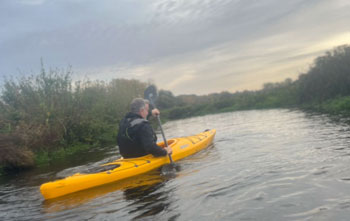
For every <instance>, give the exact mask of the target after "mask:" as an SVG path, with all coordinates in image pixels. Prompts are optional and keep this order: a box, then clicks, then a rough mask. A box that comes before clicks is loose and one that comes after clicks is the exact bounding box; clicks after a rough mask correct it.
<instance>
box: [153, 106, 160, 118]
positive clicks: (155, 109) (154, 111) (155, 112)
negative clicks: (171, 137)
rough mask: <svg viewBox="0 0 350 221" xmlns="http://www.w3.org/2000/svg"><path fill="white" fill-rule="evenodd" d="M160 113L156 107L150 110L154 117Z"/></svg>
mask: <svg viewBox="0 0 350 221" xmlns="http://www.w3.org/2000/svg"><path fill="white" fill-rule="evenodd" d="M159 114H160V112H159V110H158V109H157V108H154V109H153V110H152V116H153V117H155V116H157V115H159Z"/></svg>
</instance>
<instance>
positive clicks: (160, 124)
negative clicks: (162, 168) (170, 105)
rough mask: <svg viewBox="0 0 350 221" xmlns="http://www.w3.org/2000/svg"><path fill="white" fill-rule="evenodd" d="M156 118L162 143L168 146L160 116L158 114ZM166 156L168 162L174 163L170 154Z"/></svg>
mask: <svg viewBox="0 0 350 221" xmlns="http://www.w3.org/2000/svg"><path fill="white" fill-rule="evenodd" d="M153 106H154V105H153ZM157 120H158V124H159V128H160V131H161V132H162V136H163V140H164V144H165V146H166V147H168V142H167V140H166V138H165V134H164V130H163V127H162V123H161V122H160V117H159V115H157ZM168 156H169V160H170V163H174V161H173V158H172V157H171V154H168Z"/></svg>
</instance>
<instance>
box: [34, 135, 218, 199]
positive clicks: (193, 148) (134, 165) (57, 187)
mask: <svg viewBox="0 0 350 221" xmlns="http://www.w3.org/2000/svg"><path fill="white" fill-rule="evenodd" d="M215 133H216V130H215V129H213V130H208V131H205V132H202V133H200V134H197V135H194V136H188V137H180V138H174V139H169V140H168V145H169V146H170V147H171V148H172V150H173V154H172V158H173V161H178V160H180V159H182V158H185V157H187V156H190V155H192V154H194V153H196V152H198V151H200V150H202V149H204V148H206V147H208V146H209V145H210V144H211V143H212V141H213V139H214V136H215ZM158 145H160V146H163V147H164V143H163V142H160V143H158ZM168 163H170V162H169V157H168V156H164V157H154V156H152V155H150V154H149V155H146V156H143V157H138V158H128V159H123V158H120V159H118V160H116V161H114V162H111V163H107V164H103V165H101V168H102V170H103V169H104V168H106V170H105V171H101V172H97V173H93V174H80V173H77V174H74V175H72V176H69V177H67V178H65V179H61V180H56V181H53V182H48V183H44V184H42V185H41V187H40V192H41V194H42V195H43V196H44V198H45V199H52V198H56V197H60V196H63V195H67V194H70V193H74V192H77V191H81V190H84V189H89V188H92V187H96V186H100V185H104V184H107V183H111V182H116V181H118V180H123V179H126V178H129V177H133V176H137V175H140V174H144V173H146V172H148V171H151V170H154V169H157V168H159V167H161V166H162V165H164V164H168Z"/></svg>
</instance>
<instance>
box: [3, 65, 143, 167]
mask: <svg viewBox="0 0 350 221" xmlns="http://www.w3.org/2000/svg"><path fill="white" fill-rule="evenodd" d="M146 86H147V85H146V83H142V82H140V81H137V80H125V79H114V80H111V81H110V82H103V81H90V80H85V81H76V82H73V80H72V71H71V69H70V68H68V69H66V70H59V69H50V70H46V69H45V68H42V69H41V71H40V73H39V74H37V75H31V76H29V77H25V76H23V77H21V78H18V79H13V78H11V79H5V82H4V84H3V86H2V91H1V99H0V167H1V166H2V167H4V168H5V169H6V168H23V167H31V166H34V164H35V161H34V158H35V155H36V154H37V153H46V154H44V155H47V156H50V153H57V152H59V150H61V149H62V148H63V149H69V148H70V147H72V146H76V145H77V144H88V145H91V146H94V145H96V144H101V143H104V144H110V143H114V142H115V137H116V134H117V128H118V127H117V125H118V123H119V121H120V119H121V118H122V117H123V115H124V114H125V112H126V111H127V110H128V105H129V103H130V102H131V100H132V99H133V98H135V97H140V96H143V91H144V89H145V88H146ZM66 152H69V151H66Z"/></svg>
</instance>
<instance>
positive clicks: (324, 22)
mask: <svg viewBox="0 0 350 221" xmlns="http://www.w3.org/2000/svg"><path fill="white" fill-rule="evenodd" d="M342 44H350V1H349V0H0V76H22V75H29V74H33V73H38V72H39V70H40V59H41V58H43V61H44V63H45V66H47V67H53V68H56V67H57V68H67V67H68V66H69V65H71V66H72V67H73V71H74V73H75V75H74V79H75V80H78V79H83V78H85V77H88V78H90V79H99V80H107V81H108V80H110V79H112V78H128V79H131V78H134V79H139V80H142V81H149V80H150V81H152V82H154V83H156V85H157V86H158V87H159V88H162V89H166V90H171V91H172V92H174V94H176V95H178V94H192V93H194V94H208V93H212V92H221V91H230V92H235V91H241V90H245V89H247V90H255V89H259V88H261V87H262V85H263V84H264V83H266V82H279V81H283V80H284V79H286V78H292V79H296V78H297V77H298V75H299V74H300V73H302V72H305V71H307V70H308V68H309V66H310V65H312V62H313V60H314V59H315V58H316V57H317V56H320V55H322V54H324V52H325V51H326V50H331V49H333V48H334V47H335V46H338V45H342ZM1 79H3V78H1Z"/></svg>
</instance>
